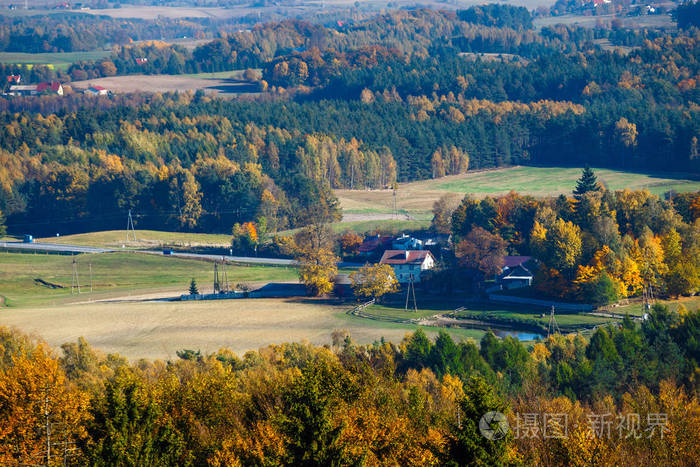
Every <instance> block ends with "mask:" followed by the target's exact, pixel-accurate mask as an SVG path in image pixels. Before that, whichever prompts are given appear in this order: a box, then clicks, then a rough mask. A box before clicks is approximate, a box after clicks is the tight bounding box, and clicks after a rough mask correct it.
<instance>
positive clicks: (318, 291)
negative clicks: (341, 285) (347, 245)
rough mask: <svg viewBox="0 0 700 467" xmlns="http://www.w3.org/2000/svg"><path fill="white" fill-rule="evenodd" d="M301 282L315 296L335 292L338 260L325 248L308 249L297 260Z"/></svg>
mask: <svg viewBox="0 0 700 467" xmlns="http://www.w3.org/2000/svg"><path fill="white" fill-rule="evenodd" d="M297 261H298V262H299V271H298V273H299V281H300V282H301V283H303V284H304V285H306V288H307V289H308V290H309V292H310V293H312V294H313V295H326V294H328V293H330V292H332V291H333V286H334V279H335V276H336V275H337V274H338V262H339V261H340V258H338V257H337V256H336V255H335V254H334V253H333V252H332V251H330V250H327V249H325V248H319V249H306V250H305V251H304V252H303V253H302V254H301V256H299V257H298V258H297Z"/></svg>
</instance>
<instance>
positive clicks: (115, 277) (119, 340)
mask: <svg viewBox="0 0 700 467" xmlns="http://www.w3.org/2000/svg"><path fill="white" fill-rule="evenodd" d="M73 258H75V259H76V261H77V264H78V272H79V278H80V284H81V290H82V292H83V293H81V294H71V288H70V287H71V282H72V272H73V267H72V262H73ZM90 265H91V266H92V272H93V290H94V292H93V293H89V291H90V272H89V267H90ZM220 270H221V269H220ZM226 272H227V275H228V279H229V282H230V283H231V284H236V283H239V282H245V283H247V284H250V285H252V286H256V285H262V284H264V283H268V282H296V280H297V275H296V270H295V269H293V268H284V267H272V266H268V267H266V266H249V267H246V266H233V265H229V266H227V267H226ZM192 277H194V278H195V279H196V281H197V283H198V286H199V290H200V292H211V289H212V285H211V284H212V281H213V266H212V263H210V262H206V261H195V260H185V259H180V258H172V257H163V256H155V255H145V254H138V253H105V254H92V255H77V256H75V257H71V256H61V255H41V254H37V255H35V254H19V253H2V252H0V326H12V327H17V328H18V329H20V330H21V331H23V332H26V333H31V334H34V335H36V336H37V337H41V338H42V339H44V340H46V341H47V342H48V343H49V344H50V345H52V346H54V347H57V346H60V345H61V344H63V343H65V342H70V341H75V340H76V339H77V338H78V337H81V336H82V337H84V338H86V339H87V340H88V342H90V343H91V344H92V345H93V346H95V347H96V348H98V349H100V350H103V351H105V352H118V353H120V354H122V355H124V356H126V357H129V358H131V359H139V358H176V355H175V352H176V351H177V350H181V349H193V350H197V349H198V350H201V351H203V352H213V351H216V350H217V349H219V348H221V347H227V348H230V349H232V350H233V351H235V352H237V353H238V354H242V353H244V352H245V351H248V350H255V349H258V348H260V347H265V346H267V345H270V344H278V343H282V342H299V341H304V340H306V341H309V342H312V343H314V344H317V345H323V344H328V343H330V342H331V334H332V332H333V331H334V330H337V329H343V330H346V331H347V332H349V333H350V335H351V337H352V339H353V340H354V341H355V342H358V343H362V344H367V343H372V342H374V341H376V340H379V339H381V338H382V337H384V338H385V339H387V340H391V341H392V342H400V341H401V339H402V338H403V337H404V335H405V334H406V333H408V332H412V331H414V330H415V329H416V328H417V326H415V325H405V324H395V323H387V322H379V321H373V320H367V319H363V318H358V317H354V316H349V315H347V314H346V312H347V311H348V310H349V309H350V308H351V307H352V304H340V303H338V302H336V301H328V300H319V299H306V298H298V299H239V300H212V301H197V302H179V301H163V300H159V299H161V298H164V297H173V296H177V295H180V294H182V293H186V292H187V287H188V285H189V282H190V279H191V278H192ZM35 279H41V280H42V281H44V282H45V283H48V284H54V285H58V286H62V287H63V288H58V289H54V288H51V287H49V286H48V285H45V284H41V283H38V282H37V281H35ZM426 331H427V332H428V334H429V335H432V336H434V335H436V334H437V331H438V329H437V328H431V327H428V328H426ZM449 332H450V333H451V334H452V335H453V337H454V338H455V339H457V340H461V339H465V338H469V337H475V338H479V337H480V335H481V332H480V331H471V330H450V331H449Z"/></svg>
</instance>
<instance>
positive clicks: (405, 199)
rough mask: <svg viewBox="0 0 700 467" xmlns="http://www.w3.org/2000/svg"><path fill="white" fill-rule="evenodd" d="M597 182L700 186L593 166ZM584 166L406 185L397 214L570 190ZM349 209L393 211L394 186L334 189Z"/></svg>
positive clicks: (613, 186) (615, 186) (668, 176)
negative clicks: (447, 202) (445, 201)
mask: <svg viewBox="0 0 700 467" xmlns="http://www.w3.org/2000/svg"><path fill="white" fill-rule="evenodd" d="M595 171H596V175H597V176H598V180H599V181H601V182H603V183H604V184H605V185H606V186H607V187H608V189H610V190H622V189H624V188H628V189H630V190H641V189H648V190H649V191H650V192H652V193H655V194H659V195H661V194H663V193H664V192H666V191H669V190H675V191H677V192H686V191H698V190H700V181H699V180H690V179H688V178H687V176H684V175H682V174H672V173H633V172H623V171H619V170H610V169H595ZM580 176H581V168H568V167H567V168H561V167H520V166H519V167H509V168H503V169H494V170H485V171H480V172H468V173H466V174H462V175H452V176H448V177H443V178H439V179H432V180H421V181H418V182H411V183H402V184H400V185H399V187H398V190H397V193H396V204H397V207H398V210H399V212H402V213H405V214H406V215H411V216H414V217H416V218H420V217H422V216H425V215H426V213H429V212H430V210H431V209H432V206H433V203H434V202H435V201H436V200H437V199H439V198H440V197H441V196H443V195H445V194H449V193H452V194H453V196H454V197H455V199H456V200H460V199H461V198H462V197H464V195H465V194H470V195H472V196H474V197H476V198H481V197H484V196H487V195H491V196H496V195H503V194H506V193H508V192H509V191H511V190H514V191H517V192H518V193H522V194H529V195H533V196H539V197H543V196H556V195H559V194H562V193H564V194H571V192H572V190H573V189H574V187H575V185H576V180H577V179H578V178H579V177H580ZM336 194H337V195H338V198H339V200H340V205H341V207H342V208H343V212H345V213H367V214H372V213H374V214H376V213H391V212H392V206H393V200H394V198H393V192H392V191H391V190H336Z"/></svg>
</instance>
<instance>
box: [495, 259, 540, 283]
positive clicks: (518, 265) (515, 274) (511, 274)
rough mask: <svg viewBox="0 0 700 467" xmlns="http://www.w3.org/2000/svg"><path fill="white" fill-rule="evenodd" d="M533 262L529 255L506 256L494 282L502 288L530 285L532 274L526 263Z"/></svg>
mask: <svg viewBox="0 0 700 467" xmlns="http://www.w3.org/2000/svg"><path fill="white" fill-rule="evenodd" d="M532 263H534V260H533V258H532V257H531V256H506V257H505V258H504V259H503V268H502V269H501V274H499V275H498V277H497V278H496V282H497V283H498V285H499V287H500V288H501V289H503V290H510V289H519V288H522V287H529V286H530V285H532V279H533V278H534V274H533V273H532V271H531V270H530V269H529V268H528V266H527V265H530V264H532Z"/></svg>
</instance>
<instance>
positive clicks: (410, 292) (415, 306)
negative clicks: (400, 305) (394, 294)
mask: <svg viewBox="0 0 700 467" xmlns="http://www.w3.org/2000/svg"><path fill="white" fill-rule="evenodd" d="M411 295H413V311H415V312H418V304H417V303H416V287H415V286H414V285H413V274H409V276H408V287H407V288H406V306H405V307H404V310H406V311H408V299H409V297H410V296H411Z"/></svg>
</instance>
